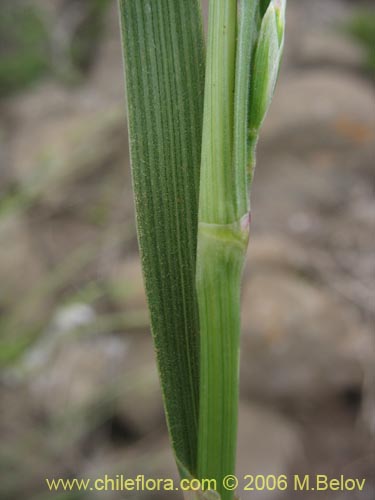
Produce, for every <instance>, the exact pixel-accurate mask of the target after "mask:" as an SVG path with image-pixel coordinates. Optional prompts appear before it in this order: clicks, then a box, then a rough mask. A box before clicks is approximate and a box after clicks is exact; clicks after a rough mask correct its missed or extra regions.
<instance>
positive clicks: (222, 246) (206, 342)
mask: <svg viewBox="0 0 375 500" xmlns="http://www.w3.org/2000/svg"><path fill="white" fill-rule="evenodd" d="M257 7H258V2H257V1H255V0H242V2H241V17H240V19H241V20H240V26H239V32H238V37H237V1H236V0H216V1H215V2H211V4H210V14H209V33H208V51H207V62H206V87H205V101H204V119H203V141H202V163H201V184H200V199H199V217H198V220H199V226H198V254H197V274H196V285H197V292H198V304H199V318H200V334H201V358H200V359H201V361H200V366H201V376H200V418H199V440H198V476H199V477H200V478H212V479H216V481H217V485H218V492H219V493H220V495H221V498H222V500H230V499H232V498H233V492H231V491H227V490H226V489H225V488H223V486H222V482H223V481H222V480H223V478H224V477H225V476H226V475H228V474H234V472H235V456H236V441H237V413H238V385H239V383H238V382H239V380H238V373H239V333H240V285H241V275H242V269H243V265H244V261H245V255H246V249H247V243H248V236H249V195H248V176H247V168H246V165H247V159H248V144H247V142H248V120H247V114H248V98H249V96H248V94H249V86H250V66H251V55H252V49H253V37H252V32H253V31H254V26H255V24H254V19H255V12H256V8H257ZM237 38H238V41H237Z"/></svg>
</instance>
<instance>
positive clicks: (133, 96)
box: [120, 0, 204, 474]
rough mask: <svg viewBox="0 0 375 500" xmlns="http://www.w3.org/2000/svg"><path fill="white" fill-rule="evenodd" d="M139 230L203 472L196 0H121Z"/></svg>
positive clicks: (180, 434)
mask: <svg viewBox="0 0 375 500" xmlns="http://www.w3.org/2000/svg"><path fill="white" fill-rule="evenodd" d="M120 12H121V23H122V34H123V45H124V59H125V73H126V86H127V96H128V118H129V128H130V148H131V161H132V177H133V186H134V193H135V203H136V213H137V227H138V239H139V246H140V251H141V258H142V267H143V272H144V278H145V286H146V293H147V297H148V303H149V309H150V315H151V324H152V332H153V337H154V342H155V347H156V351H157V358H158V366H159V372H160V377H161V382H162V388H163V395H164V404H165V409H166V413H167V421H168V426H169V431H170V435H171V439H172V443H173V447H174V451H175V454H176V457H177V459H178V462H180V463H182V464H183V465H184V467H185V468H186V469H188V470H189V471H190V472H191V473H192V474H195V472H196V455H197V452H196V450H197V432H198V430H197V425H198V404H199V402H198V391H199V324H198V313H197V302H196V292H195V260H196V241H197V210H198V188H199V167H200V148H201V133H202V116H203V86H204V52H203V32H202V24H201V17H200V9H199V4H198V2H197V1H195V0H194V1H190V2H186V1H185V0H161V1H158V2H153V1H151V0H120Z"/></svg>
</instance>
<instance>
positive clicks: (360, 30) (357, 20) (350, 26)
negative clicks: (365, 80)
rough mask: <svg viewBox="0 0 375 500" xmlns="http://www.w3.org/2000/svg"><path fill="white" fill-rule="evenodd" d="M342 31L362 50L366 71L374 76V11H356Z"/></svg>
mask: <svg viewBox="0 0 375 500" xmlns="http://www.w3.org/2000/svg"><path fill="white" fill-rule="evenodd" d="M343 31H344V33H346V35H347V36H349V37H350V38H351V39H352V40H354V41H355V42H357V43H358V44H360V45H361V47H362V48H363V51H364V53H365V65H366V70H367V71H369V72H371V73H372V75H373V76H375V9H360V10H357V11H356V12H355V13H354V14H353V15H352V16H351V17H350V18H349V19H348V21H346V23H344V25H343Z"/></svg>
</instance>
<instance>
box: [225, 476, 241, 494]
mask: <svg viewBox="0 0 375 500" xmlns="http://www.w3.org/2000/svg"><path fill="white" fill-rule="evenodd" d="M223 486H224V489H225V490H227V491H234V490H235V489H236V488H237V486H238V479H237V478H236V476H233V475H232V474H229V475H228V476H225V477H224V479H223Z"/></svg>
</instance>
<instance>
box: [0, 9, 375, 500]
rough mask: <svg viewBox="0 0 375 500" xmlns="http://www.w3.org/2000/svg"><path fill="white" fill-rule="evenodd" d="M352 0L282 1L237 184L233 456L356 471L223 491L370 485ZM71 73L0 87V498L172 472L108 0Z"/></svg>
mask: <svg viewBox="0 0 375 500" xmlns="http://www.w3.org/2000/svg"><path fill="white" fill-rule="evenodd" d="M63 3H64V2H61V5H63ZM67 3H69V2H67ZM37 4H38V5H39V6H40V7H41V8H43V9H47V10H46V12H47V11H48V16H52V17H51V19H54V18H53V16H56V15H57V14H56V12H58V9H57V7H56V9H57V11H56V12H55V10H54V9H52V8H51V3H50V2H44V1H42V0H40V1H38V2H37ZM353 4H356V5H357V4H358V2H349V1H340V0H329V1H328V0H314V2H311V1H310V2H309V1H308V0H298V1H297V0H294V1H293V0H290V1H289V6H288V9H289V12H288V36H287V44H286V49H285V61H284V66H283V69H282V74H281V76H280V82H279V86H278V89H277V92H276V96H275V99H274V103H273V106H272V109H271V112H270V113H269V116H268V117H267V120H266V123H265V127H264V132H263V134H262V138H261V142H260V144H259V151H258V159H257V170H256V177H255V183H254V188H253V193H252V213H253V217H252V220H253V226H252V228H251V242H250V249H249V259H248V265H247V267H246V272H245V279H244V286H243V336H242V367H241V409H240V433H239V464H238V473H239V475H242V476H243V475H245V474H256V473H259V474H288V475H292V474H297V473H298V474H301V475H304V474H308V473H310V474H327V475H328V476H330V477H338V476H339V475H340V474H345V475H346V476H347V477H358V478H362V477H363V478H366V488H365V491H363V492H362V493H354V492H351V493H350V492H349V493H345V492H333V491H331V492H329V491H327V492H322V493H319V495H318V493H316V492H303V493H299V494H297V493H292V492H291V491H288V492H287V494H282V493H280V492H277V491H269V492H258V493H257V492H253V493H252V494H251V496H246V492H244V493H243V494H241V498H243V499H246V498H252V499H258V498H259V499H283V498H288V499H289V498H306V499H307V498H311V499H315V498H319V499H321V500H349V499H350V500H354V499H356V498H358V499H361V500H367V499H369V500H370V498H373V497H372V493H373V491H374V490H373V489H374V488H375V477H374V471H375V461H374V435H375V390H374V387H375V371H374V367H375V346H374V328H373V325H374V316H375V308H374V299H375V290H374V283H375V249H374V238H373V234H374V222H375V197H374V187H375V186H374V158H375V114H374V102H375V101H374V89H373V86H372V82H371V80H370V79H369V76H368V73H366V71H364V70H363V60H362V52H361V50H360V47H358V46H356V45H355V44H354V43H353V42H351V41H350V40H348V39H347V38H345V37H344V36H343V35H342V33H340V30H338V29H336V28H337V26H338V24H339V23H340V22H342V21H343V20H345V19H347V18H348V16H350V15H351V13H352V11H353V10H352V9H353ZM56 5H57V4H56ZM59 5H60V3H59ZM86 71H87V72H86V74H85V77H84V78H83V79H82V81H80V82H79V83H76V84H74V85H73V84H67V82H66V81H64V80H59V79H58V78H56V77H53V76H49V77H46V78H44V79H42V80H41V81H39V82H38V83H36V84H35V85H34V86H32V87H31V88H29V89H28V90H25V91H23V92H20V93H17V94H14V95H13V96H11V97H7V98H3V99H2V100H0V111H1V113H0V163H1V169H0V238H1V241H2V244H1V247H0V280H1V285H2V286H1V289H0V313H1V321H0V351H1V356H0V362H1V364H0V367H1V371H0V397H1V411H0V436H1V438H0V439H1V450H0V477H1V480H0V498H6V499H7V500H12V499H18V498H30V499H34V500H39V499H40V500H42V499H44V498H57V497H53V496H52V495H49V496H48V495H47V496H46V493H47V491H46V488H45V485H44V480H45V478H46V477H50V478H51V477H53V476H55V477H60V476H62V477H77V476H78V477H98V476H102V475H104V474H108V475H112V476H115V475H116V474H117V473H123V474H125V475H126V476H128V477H134V476H136V475H137V474H145V475H148V476H149V477H176V470H175V466H174V463H173V458H172V455H171V452H170V450H169V445H168V440H167V433H166V426H165V423H164V417H163V409H162V403H161V395H160V390H159V384H158V379H157V372H156V367H155V361H154V353H153V348H152V343H151V337H150V334H149V324H148V315H147V308H146V302H145V297H144V292H143V286H142V276H141V269H140V263H139V258H138V254H137V244H136V230H135V222H134V209H133V200H132V190H131V179H130V167H129V151H128V142H127V128H126V120H125V101H124V89H123V87H124V86H123V68H122V60H121V47H120V39H119V29H118V19H117V10H116V5H113V6H111V7H110V8H109V10H108V12H107V14H106V16H105V22H104V26H103V36H102V38H101V39H100V42H98V45H97V48H96V49H95V55H94V57H93V61H92V63H91V65H90V66H89V67H88V68H87V69H86ZM247 493H248V494H249V493H250V492H247ZM97 496H98V497H99V494H96V495H95V494H94V493H93V492H90V494H89V495H86V496H85V495H84V494H77V492H76V493H75V494H74V495H70V496H69V495H66V496H64V498H71V499H73V498H74V499H81V498H82V499H83V498H90V499H91V498H92V499H94V498H97ZM166 496H167V494H166V493H165V492H164V493H157V492H154V493H139V494H138V496H134V495H132V496H126V495H124V494H123V493H116V492H113V493H111V492H107V493H106V496H105V497H104V496H103V495H100V498H106V499H109V500H111V499H112V498H113V499H116V498H144V499H146V498H150V499H151V498H152V499H158V498H160V499H163V498H165V497H166ZM172 496H173V497H175V498H179V497H178V495H171V497H172ZM58 498H62V497H58Z"/></svg>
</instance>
